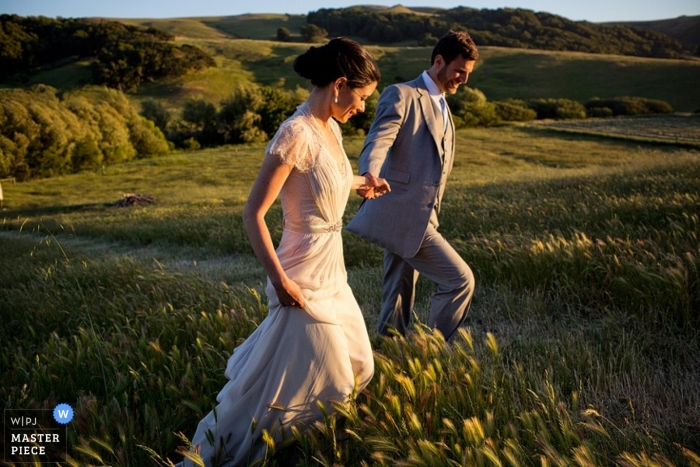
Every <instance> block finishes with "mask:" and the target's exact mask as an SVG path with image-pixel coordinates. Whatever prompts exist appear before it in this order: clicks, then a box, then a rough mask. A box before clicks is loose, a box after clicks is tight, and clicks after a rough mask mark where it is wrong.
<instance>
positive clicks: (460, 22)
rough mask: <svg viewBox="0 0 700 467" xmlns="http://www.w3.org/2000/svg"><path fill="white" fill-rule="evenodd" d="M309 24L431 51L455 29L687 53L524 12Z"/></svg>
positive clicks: (543, 44) (674, 45)
mask: <svg viewBox="0 0 700 467" xmlns="http://www.w3.org/2000/svg"><path fill="white" fill-rule="evenodd" d="M307 22H308V23H309V24H313V25H316V26H317V27H319V28H322V29H324V30H326V31H327V32H328V33H329V35H330V36H355V37H361V38H363V39H365V40H367V41H369V42H375V43H395V42H410V43H415V44H416V45H425V46H430V45H434V44H435V42H436V41H437V39H438V38H439V37H441V36H442V35H443V34H445V33H446V32H447V31H449V30H451V29H452V30H466V31H468V32H469V34H470V35H471V36H472V38H473V39H474V41H475V42H476V43H477V44H478V45H482V46H501V47H519V48H526V49H542V50H566V51H577V52H587V53H606V54H619V55H634V56H640V57H656V58H678V57H681V56H682V55H683V53H684V50H683V45H682V44H681V43H680V42H679V41H677V40H676V39H674V38H672V37H670V36H668V35H666V34H662V33H659V32H655V31H650V30H643V29H634V28H631V27H629V26H622V25H616V26H608V25H598V24H593V23H589V22H586V21H571V20H568V19H566V18H563V17H561V16H556V15H552V14H550V13H536V12H533V11H531V10H524V9H520V8H515V9H513V8H499V9H495V10H489V9H480V10H479V9H474V8H467V7H457V8H452V9H446V10H438V12H436V13H435V14H430V15H428V14H422V13H409V12H392V11H374V10H369V9H366V8H363V7H351V8H341V9H320V10H317V11H314V12H310V13H309V14H308V16H307Z"/></svg>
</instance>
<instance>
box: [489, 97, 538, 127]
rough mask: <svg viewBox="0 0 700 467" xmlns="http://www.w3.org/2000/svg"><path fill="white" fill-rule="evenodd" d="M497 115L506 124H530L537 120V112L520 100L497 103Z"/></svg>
mask: <svg viewBox="0 0 700 467" xmlns="http://www.w3.org/2000/svg"><path fill="white" fill-rule="evenodd" d="M495 106H496V115H498V118H500V119H501V120H503V121H504V122H528V121H530V120H534V119H535V118H537V112H535V111H534V110H532V109H531V108H529V107H528V106H527V104H526V103H525V101H523V100H519V99H505V100H502V101H498V102H496V103H495Z"/></svg>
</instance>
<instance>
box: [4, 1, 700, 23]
mask: <svg viewBox="0 0 700 467" xmlns="http://www.w3.org/2000/svg"><path fill="white" fill-rule="evenodd" d="M397 4H400V5H403V6H406V7H411V6H440V7H442V8H454V7H457V6H466V7H471V8H487V9H496V8H524V9H528V10H533V11H536V12H539V11H542V12H548V13H552V14H555V15H559V16H563V17H564V18H567V19H570V20H573V21H590V22H594V23H601V22H607V21H648V20H660V19H670V18H676V17H678V16H682V15H686V16H696V15H700V0H636V1H635V0H441V1H440V2H437V1H436V0H403V1H395V0H388V1H387V0H359V1H357V2H354V1H353V0H166V1H163V0H0V14H3V13H7V14H17V15H20V16H47V17H50V18H55V17H59V16H60V17H63V18H83V17H93V16H99V17H103V18H181V17H197V16H229V15H241V14H245V13H290V14H306V13H308V12H309V11H314V10H318V9H321V8H346V7H350V6H355V5H385V6H394V5H397Z"/></svg>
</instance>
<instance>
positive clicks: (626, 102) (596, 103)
mask: <svg viewBox="0 0 700 467" xmlns="http://www.w3.org/2000/svg"><path fill="white" fill-rule="evenodd" d="M585 106H586V110H587V111H588V114H589V115H591V112H598V110H594V109H601V108H608V109H610V111H611V112H612V115H614V116H617V115H644V114H667V113H672V112H673V107H671V105H670V104H669V103H668V102H665V101H662V100H658V99H647V98H646V97H628V96H624V97H614V98H610V99H600V98H598V97H594V98H593V99H590V100H588V102H586V104H585Z"/></svg>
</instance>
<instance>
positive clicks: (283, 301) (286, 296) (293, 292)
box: [273, 277, 306, 308]
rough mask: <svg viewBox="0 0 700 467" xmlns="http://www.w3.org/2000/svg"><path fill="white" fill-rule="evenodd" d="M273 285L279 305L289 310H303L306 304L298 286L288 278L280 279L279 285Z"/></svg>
mask: <svg viewBox="0 0 700 467" xmlns="http://www.w3.org/2000/svg"><path fill="white" fill-rule="evenodd" d="M273 285H274V287H275V291H276V292H277V298H278V300H279V302H280V305H282V306H284V307H291V308H304V307H305V306H306V302H305V301H304V296H303V295H302V293H301V288H300V287H299V284H297V283H296V282H294V281H293V280H291V279H290V278H288V277H285V278H283V279H282V281H281V283H280V284H278V285H275V284H273Z"/></svg>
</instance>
